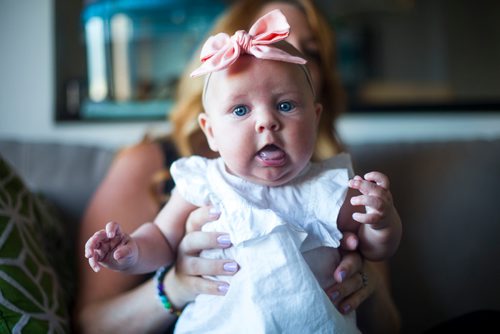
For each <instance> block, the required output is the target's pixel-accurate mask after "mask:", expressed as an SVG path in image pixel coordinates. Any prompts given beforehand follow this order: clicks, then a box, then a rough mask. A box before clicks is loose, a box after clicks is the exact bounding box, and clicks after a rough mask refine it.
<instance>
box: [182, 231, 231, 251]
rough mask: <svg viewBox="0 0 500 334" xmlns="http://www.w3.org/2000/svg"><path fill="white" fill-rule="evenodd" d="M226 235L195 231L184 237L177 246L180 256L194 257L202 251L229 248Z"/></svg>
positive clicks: (229, 240)
mask: <svg viewBox="0 0 500 334" xmlns="http://www.w3.org/2000/svg"><path fill="white" fill-rule="evenodd" d="M231 245H232V244H231V239H230V238H229V235H228V234H225V233H220V232H201V231H195V232H191V233H188V234H186V235H185V236H184V238H183V239H182V240H181V243H180V244H179V253H180V254H189V255H196V254H199V253H200V252H201V251H202V250H204V249H215V248H228V247H231Z"/></svg>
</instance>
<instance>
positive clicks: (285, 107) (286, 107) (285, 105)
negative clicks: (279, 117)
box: [278, 102, 295, 112]
mask: <svg viewBox="0 0 500 334" xmlns="http://www.w3.org/2000/svg"><path fill="white" fill-rule="evenodd" d="M293 108H295V105H294V104H293V103H292V102H280V103H278V109H279V110H280V111H284V112H289V111H291V110H292V109H293Z"/></svg>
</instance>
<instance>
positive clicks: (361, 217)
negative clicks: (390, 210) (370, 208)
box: [352, 212, 382, 224]
mask: <svg viewBox="0 0 500 334" xmlns="http://www.w3.org/2000/svg"><path fill="white" fill-rule="evenodd" d="M352 219H354V220H355V221H357V222H359V223H361V224H376V223H378V222H380V221H381V220H382V215H381V214H380V213H379V212H372V213H361V212H355V213H353V214H352Z"/></svg>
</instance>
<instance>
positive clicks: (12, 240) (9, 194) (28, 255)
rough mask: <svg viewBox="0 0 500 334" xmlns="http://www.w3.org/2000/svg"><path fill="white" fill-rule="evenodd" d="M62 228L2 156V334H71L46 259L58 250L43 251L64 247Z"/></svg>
mask: <svg viewBox="0 0 500 334" xmlns="http://www.w3.org/2000/svg"><path fill="white" fill-rule="evenodd" d="M61 226H62V223H61V222H60V221H59V220H58V219H57V217H56V216H54V215H53V214H52V212H51V211H50V210H49V209H47V207H46V206H45V205H44V204H43V202H42V201H40V199H38V198H37V197H36V196H34V195H33V194H32V193H31V192H30V191H29V190H28V188H26V186H25V185H24V184H23V182H22V181H21V179H20V178H19V177H18V176H17V174H16V173H15V171H14V170H13V169H12V168H11V167H10V166H9V165H8V164H7V163H6V162H5V161H4V160H3V159H2V157H1V156H0V314H1V315H2V316H1V317H0V332H2V333H10V332H14V333H21V332H22V333H66V332H68V331H69V316H68V305H67V303H68V301H67V299H66V297H67V295H66V294H65V293H64V292H63V289H62V286H61V285H60V280H59V277H58V275H57V274H56V270H55V269H54V268H53V266H52V265H51V261H50V259H52V260H53V261H54V262H56V259H55V258H51V257H49V256H48V254H52V253H53V252H54V250H55V247H50V248H51V249H46V247H45V246H46V245H49V244H51V245H53V246H56V247H57V246H58V245H60V244H59V243H58V241H57V240H62V239H63V238H62V235H61V232H62V229H61ZM57 253H58V254H59V255H63V256H64V255H65V250H64V248H59V249H58V251H57ZM56 255H57V254H56Z"/></svg>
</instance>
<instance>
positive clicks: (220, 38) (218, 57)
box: [191, 9, 306, 77]
mask: <svg viewBox="0 0 500 334" xmlns="http://www.w3.org/2000/svg"><path fill="white" fill-rule="evenodd" d="M289 32H290V25H289V24H288V22H287V20H286V18H285V15H283V13H282V12H281V11H280V10H279V9H275V10H273V11H271V12H269V13H267V14H266V15H264V16H262V17H261V18H260V19H258V20H257V21H256V22H255V23H254V24H253V25H252V27H251V28H250V30H249V31H248V33H247V32H246V31H244V30H238V31H237V32H236V33H235V34H234V35H233V36H229V35H228V34H225V33H222V32H221V33H218V34H217V35H215V36H210V37H209V38H208V40H207V41H206V42H205V44H204V45H203V48H202V49H201V55H200V59H201V62H202V64H201V66H200V67H198V68H197V69H196V70H194V71H193V72H192V73H191V77H196V76H200V75H204V74H207V73H211V72H216V71H220V70H222V69H225V68H227V67H229V66H230V65H231V64H233V63H234V62H235V61H236V60H237V59H238V58H239V57H240V55H241V54H245V53H248V54H251V55H253V56H255V57H256V58H260V59H269V60H278V61H284V62H288V63H294V64H305V63H306V61H305V59H303V58H301V57H296V56H292V55H291V54H289V53H287V52H285V51H283V50H281V49H278V48H276V47H273V46H270V45H271V44H274V43H276V42H278V41H281V40H284V39H285V38H287V37H288V34H289Z"/></svg>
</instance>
